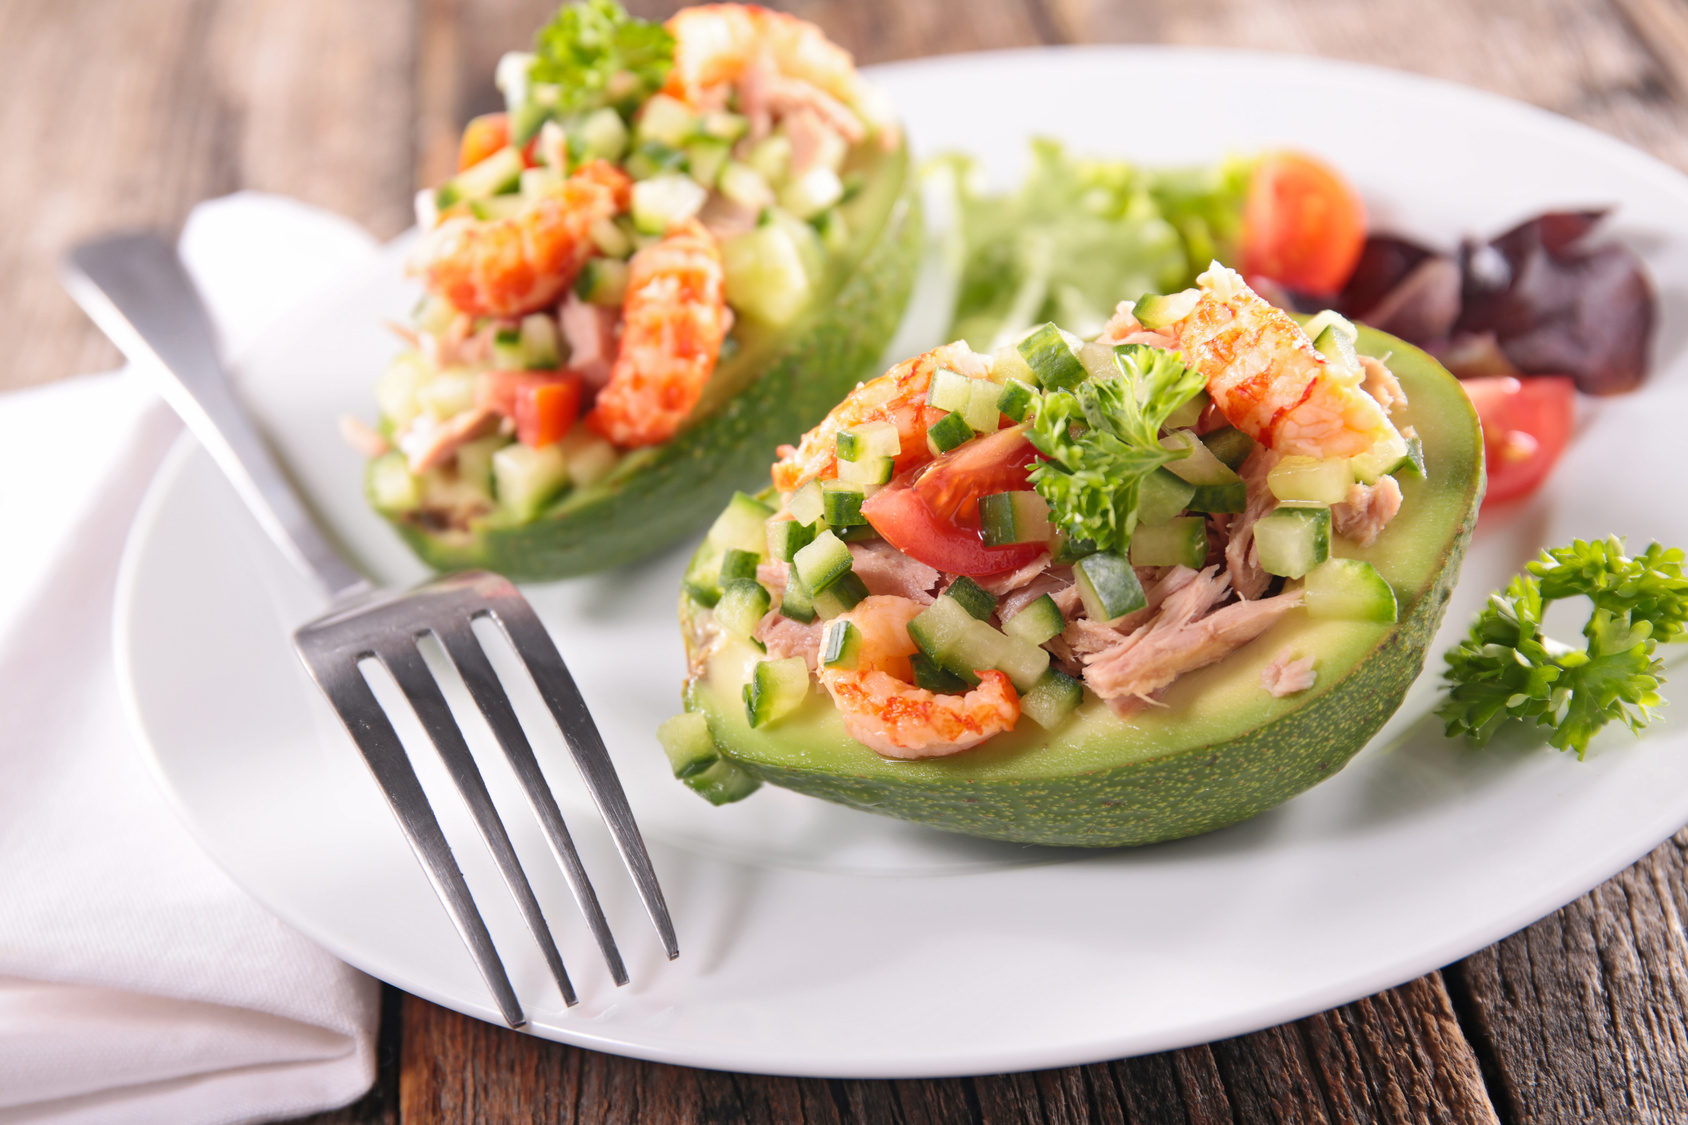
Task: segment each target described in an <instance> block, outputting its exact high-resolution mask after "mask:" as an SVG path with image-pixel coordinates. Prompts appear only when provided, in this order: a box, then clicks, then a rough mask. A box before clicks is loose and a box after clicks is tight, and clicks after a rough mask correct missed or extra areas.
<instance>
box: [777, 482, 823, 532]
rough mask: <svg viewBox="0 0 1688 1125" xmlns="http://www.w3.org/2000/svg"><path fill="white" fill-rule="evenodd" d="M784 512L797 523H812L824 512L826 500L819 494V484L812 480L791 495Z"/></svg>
mask: <svg viewBox="0 0 1688 1125" xmlns="http://www.w3.org/2000/svg"><path fill="white" fill-rule="evenodd" d="M785 508H786V511H788V512H790V513H791V515H792V518H793V519H795V520H796V521H797V522H798V523H811V524H812V523H814V522H815V521H816V520H818V519H820V518H821V516H822V515H823V514H825V512H826V498H825V497H824V496H823V495H822V494H821V482H820V481H818V480H812V481H808V482H807V483H805V484H804V485H803V486H802V487H800V488H799V489H797V491H795V492H793V493H792V494H791V499H790V500H788V501H787V502H786V505H785Z"/></svg>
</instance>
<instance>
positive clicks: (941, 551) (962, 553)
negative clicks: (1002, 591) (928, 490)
mask: <svg viewBox="0 0 1688 1125" xmlns="http://www.w3.org/2000/svg"><path fill="white" fill-rule="evenodd" d="M862 515H864V516H866V517H867V522H868V523H870V524H872V525H873V529H874V530H875V531H877V532H879V534H880V535H882V536H884V537H885V541H886V542H887V543H889V544H891V546H893V547H895V548H896V549H897V550H899V551H901V552H902V553H903V554H905V555H907V556H908V557H909V558H911V559H915V560H917V561H919V562H923V563H925V564H926V565H927V566H931V567H936V568H937V569H938V570H941V571H943V572H944V573H945V574H966V575H969V576H971V577H974V578H977V577H980V576H982V575H986V574H996V573H999V572H1001V571H1005V570H1015V569H1017V568H1019V567H1022V566H1025V565H1026V564H1027V563H1029V562H1031V561H1032V560H1033V559H1035V558H1037V557H1038V555H1040V554H1042V553H1043V552H1044V551H1046V550H1048V549H1049V548H1048V546H1047V544H1043V543H1015V544H1013V545H1012V546H1008V547H987V546H985V543H984V540H982V539H980V538H979V533H978V532H977V531H975V530H973V529H972V528H967V527H962V526H960V525H959V524H957V523H955V522H953V521H951V520H947V519H941V518H939V517H938V516H937V515H936V514H935V513H934V512H933V511H932V509H931V508H930V507H928V506H927V503H926V501H925V500H923V499H922V498H921V496H920V493H919V492H918V491H917V490H916V489H914V488H911V487H909V486H908V485H907V484H906V483H896V482H894V483H892V484H891V485H889V486H887V487H886V488H883V489H881V490H880V491H878V492H876V493H874V494H873V495H872V496H870V497H868V499H867V502H866V503H864V504H863V505H862ZM975 518H977V517H976V516H975Z"/></svg>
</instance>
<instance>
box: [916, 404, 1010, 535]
mask: <svg viewBox="0 0 1688 1125" xmlns="http://www.w3.org/2000/svg"><path fill="white" fill-rule="evenodd" d="M1035 460H1037V450H1035V449H1033V448H1032V443H1031V442H1029V441H1027V440H1026V433H1025V430H1024V429H1022V428H1021V427H1019V426H1014V427H1012V428H1010V429H1006V430H998V431H997V432H996V433H994V434H989V435H986V436H985V437H978V438H974V439H973V440H972V441H970V442H967V443H966V444H964V445H962V446H960V447H958V448H956V449H952V450H950V451H949V452H948V453H946V454H944V455H943V456H942V457H939V458H938V459H937V460H936V461H933V462H932V463H931V464H930V465H928V466H927V467H926V470H925V471H924V472H922V473H921V474H920V475H919V477H917V478H916V479H915V482H914V490H915V491H916V492H918V493H920V498H921V499H922V500H924V501H926V506H927V507H928V508H930V509H931V510H932V514H933V515H934V516H936V517H938V518H939V519H944V520H949V521H951V522H952V523H958V524H960V525H961V526H963V527H973V528H976V527H978V526H979V498H980V497H981V496H990V495H992V494H993V493H997V492H1018V491H1021V490H1023V489H1024V488H1025V487H1026V472H1027V471H1028V470H1029V469H1030V467H1031V465H1032V462H1034V461H1035Z"/></svg>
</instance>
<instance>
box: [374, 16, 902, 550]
mask: <svg viewBox="0 0 1688 1125" xmlns="http://www.w3.org/2000/svg"><path fill="white" fill-rule="evenodd" d="M499 84H500V86H501V87H502V88H503V90H504V93H505V95H506V100H507V102H508V104H509V110H508V112H506V113H503V114H494V115H489V116H487V117H484V118H477V119H476V120H475V121H473V122H471V123H470V125H469V127H468V129H467V130H466V131H465V134H464V138H463V150H462V153H461V156H460V160H459V163H460V170H459V172H458V173H457V174H456V175H455V176H454V177H452V179H450V180H449V181H447V182H446V183H445V184H443V185H441V186H440V187H438V188H434V189H429V190H427V191H424V192H422V193H421V194H420V195H419V197H418V204H417V211H418V221H419V225H420V226H421V228H422V231H423V234H422V239H421V242H420V244H419V246H418V249H417V251H416V254H415V256H414V259H413V272H414V273H416V274H417V275H418V276H420V277H421V279H422V280H423V282H424V285H425V288H426V295H425V296H424V298H423V300H422V302H421V304H420V305H419V306H418V307H417V310H416V313H415V316H414V319H413V323H412V324H411V325H409V326H408V327H407V328H406V329H405V335H406V337H407V339H408V340H409V341H410V342H411V344H412V346H411V347H410V348H408V349H407V350H405V351H404V352H403V353H401V354H400V355H399V356H398V357H397V358H396V359H395V360H394V361H393V363H392V365H391V366H390V367H389V369H388V370H387V372H386V373H385V374H384V375H383V376H382V378H381V379H380V381H379V383H378V385H377V389H376V397H377V400H378V404H379V406H380V411H381V420H380V424H379V426H378V428H377V429H376V430H374V431H366V432H361V433H358V434H355V435H354V436H355V437H356V438H357V439H358V440H359V442H360V444H362V445H365V446H366V447H367V452H368V453H369V454H370V463H369V469H368V475H367V491H368V494H369V497H370V501H371V503H372V504H373V505H374V506H375V508H376V509H377V510H379V511H380V512H381V513H382V514H383V515H384V516H386V517H387V518H388V519H389V521H390V522H391V523H392V524H393V526H394V527H395V528H396V529H397V530H398V531H399V532H400V534H401V535H402V536H403V537H404V538H405V540H406V541H407V542H408V543H409V544H410V546H411V547H412V548H413V549H414V550H415V551H416V553H417V554H418V555H420V556H421V557H422V559H423V560H424V561H425V562H427V563H429V564H430V565H432V566H434V567H437V568H439V569H442V570H446V569H459V568H465V567H484V568H488V569H493V570H496V571H499V572H501V573H503V574H506V575H509V576H510V577H512V578H517V579H548V578H560V577H566V576H569V575H573V574H581V573H586V572H590V571H595V570H602V569H605V568H608V567H613V566H617V565H621V564H624V563H626V562H628V561H631V560H632V559H635V558H638V557H640V556H642V555H646V554H649V553H650V552H652V551H655V550H657V549H660V548H661V547H663V546H666V545H667V544H669V543H671V542H673V541H674V540H675V539H677V538H680V537H682V536H684V535H685V534H687V533H688V532H690V531H692V530H694V529H695V528H697V527H698V526H699V525H700V524H702V523H703V522H705V521H706V519H707V513H708V512H710V511H713V510H714V509H715V508H717V507H718V506H719V504H720V503H721V502H722V501H723V500H725V499H726V497H727V496H729V495H730V494H731V492H732V490H733V489H734V488H735V487H741V486H744V485H747V484H751V483H752V482H754V481H755V479H756V478H757V477H758V476H759V475H760V473H761V471H762V469H763V467H764V466H765V464H766V461H767V458H768V457H769V456H770V455H771V454H772V452H773V450H774V447H775V445H776V444H777V443H778V442H779V441H781V440H783V439H785V438H787V437H789V436H790V435H791V434H792V433H794V432H798V431H800V430H801V429H802V428H803V427H805V426H807V425H810V424H812V423H814V421H815V420H816V419H818V418H820V417H821V416H822V415H823V414H825V412H826V411H827V409H828V408H829V407H831V406H832V405H833V404H834V403H836V402H837V401H838V398H839V396H840V395H842V394H844V393H845V392H846V391H848V390H849V388H850V387H851V386H853V385H854V384H855V383H856V382H857V380H859V379H861V378H863V377H865V376H867V375H868V374H870V373H871V370H872V365H873V364H874V362H875V361H876V360H877V359H878V358H879V355H880V354H881V352H882V351H883V350H884V347H885V345H886V343H887V342H888V341H889V340H890V338H891V336H892V334H893V333H894V331H895V329H896V327H897V324H898V322H899V320H900V318H901V316H902V312H903V308H904V306H905V304H906V303H907V299H908V295H909V291H910V288H911V286H912V282H913V276H914V272H915V268H916V264H917V258H918V253H919V244H920V214H919V206H918V195H917V185H916V177H915V175H914V172H913V170H912V169H911V167H910V165H909V158H908V153H907V149H906V147H905V145H904V143H903V140H902V136H901V133H900V130H899V129H898V127H897V125H896V123H895V121H894V120H893V119H892V118H891V117H890V115H889V114H888V112H887V110H886V109H885V107H884V106H883V104H882V103H881V101H880V99H879V98H878V96H877V95H876V93H875V92H874V91H872V90H871V89H870V88H869V87H867V86H866V85H865V84H864V83H863V82H862V81H861V79H860V78H859V77H858V76H857V74H856V72H855V69H854V67H853V66H852V65H851V62H850V58H849V56H848V54H846V53H845V52H844V51H842V50H841V49H840V48H838V47H836V46H835V45H833V44H832V43H830V42H828V41H827V40H826V39H825V37H824V36H823V35H822V34H821V32H820V31H819V29H818V28H816V27H814V26H813V25H812V24H808V23H806V22H804V21H801V20H797V19H795V18H793V17H789V16H785V15H783V14H780V13H775V12H770V11H767V10H764V9H760V8H755V7H751V6H740V5H732V4H727V5H711V6H708V7H704V8H695V9H685V10H683V11H681V12H680V13H679V14H677V15H676V16H674V17H673V18H672V19H670V20H669V21H667V23H666V24H655V23H647V22H644V21H641V20H637V19H632V18H629V17H628V16H627V15H626V14H625V13H624V12H622V11H621V10H620V9H619V8H618V7H616V6H615V5H614V4H613V3H610V2H608V0H586V2H583V3H575V4H570V5H568V6H565V7H564V8H563V9H562V10H561V11H560V12H559V14H558V16H557V18H556V19H555V20H554V21H553V22H552V23H551V24H550V25H549V26H547V27H546V28H544V29H542V30H541V32H540V33H539V36H538V37H537V41H536V51H535V52H534V53H531V54H526V53H513V54H511V55H507V56H506V57H505V59H504V60H503V61H502V62H501V63H500V65H499Z"/></svg>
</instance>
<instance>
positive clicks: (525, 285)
mask: <svg viewBox="0 0 1688 1125" xmlns="http://www.w3.org/2000/svg"><path fill="white" fill-rule="evenodd" d="M632 188H633V181H632V180H630V179H628V177H627V175H626V173H624V172H622V171H621V170H620V169H619V168H616V167H615V166H614V165H612V164H609V163H606V162H605V161H602V160H594V161H591V162H589V163H587V164H585V165H583V166H582V167H581V168H580V170H579V171H578V172H576V173H575V174H574V175H572V176H570V177H569V178H568V179H566V180H564V181H563V183H562V184H561V185H560V186H559V187H557V188H556V189H555V190H553V191H550V192H548V193H546V194H545V195H542V196H540V197H539V198H537V199H535V200H533V201H532V202H530V203H528V204H526V205H525V206H524V207H523V208H522V209H521V211H519V212H517V213H516V214H514V215H511V216H509V217H507V218H502V219H487V220H479V219H475V218H473V217H471V216H468V215H453V216H452V217H450V218H448V219H446V220H445V221H444V222H442V223H441V224H440V225H439V226H437V227H435V228H434V229H433V230H432V231H431V232H429V234H428V237H427V239H426V241H425V242H424V243H423V245H422V249H421V252H420V254H419V259H418V263H417V267H416V272H418V273H421V274H422V275H423V277H424V279H425V280H426V282H427V286H428V291H429V292H430V293H435V294H437V295H439V296H441V297H444V298H445V299H446V300H448V301H450V302H451V303H452V305H453V306H455V307H456V308H457V309H459V310H460V311H462V312H465V313H468V314H470V315H471V316H504V317H508V316H521V315H522V314H523V313H530V312H533V311H535V310H537V309H542V308H545V307H546V306H547V305H553V304H556V302H557V299H558V298H559V297H561V296H562V295H563V293H564V292H565V291H566V290H567V289H568V287H569V286H570V285H571V284H572V283H573V282H574V278H575V275H576V274H577V273H579V272H580V268H581V267H582V266H584V265H585V264H586V259H588V258H590V257H591V256H592V255H593V254H594V253H596V252H597V248H596V247H595V246H594V244H593V242H592V237H591V231H592V225H593V224H594V223H596V222H599V221H600V220H603V219H609V218H613V217H614V216H615V215H617V214H619V213H620V212H622V211H625V210H626V209H627V205H628V202H629V200H630V198H631V193H632Z"/></svg>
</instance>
